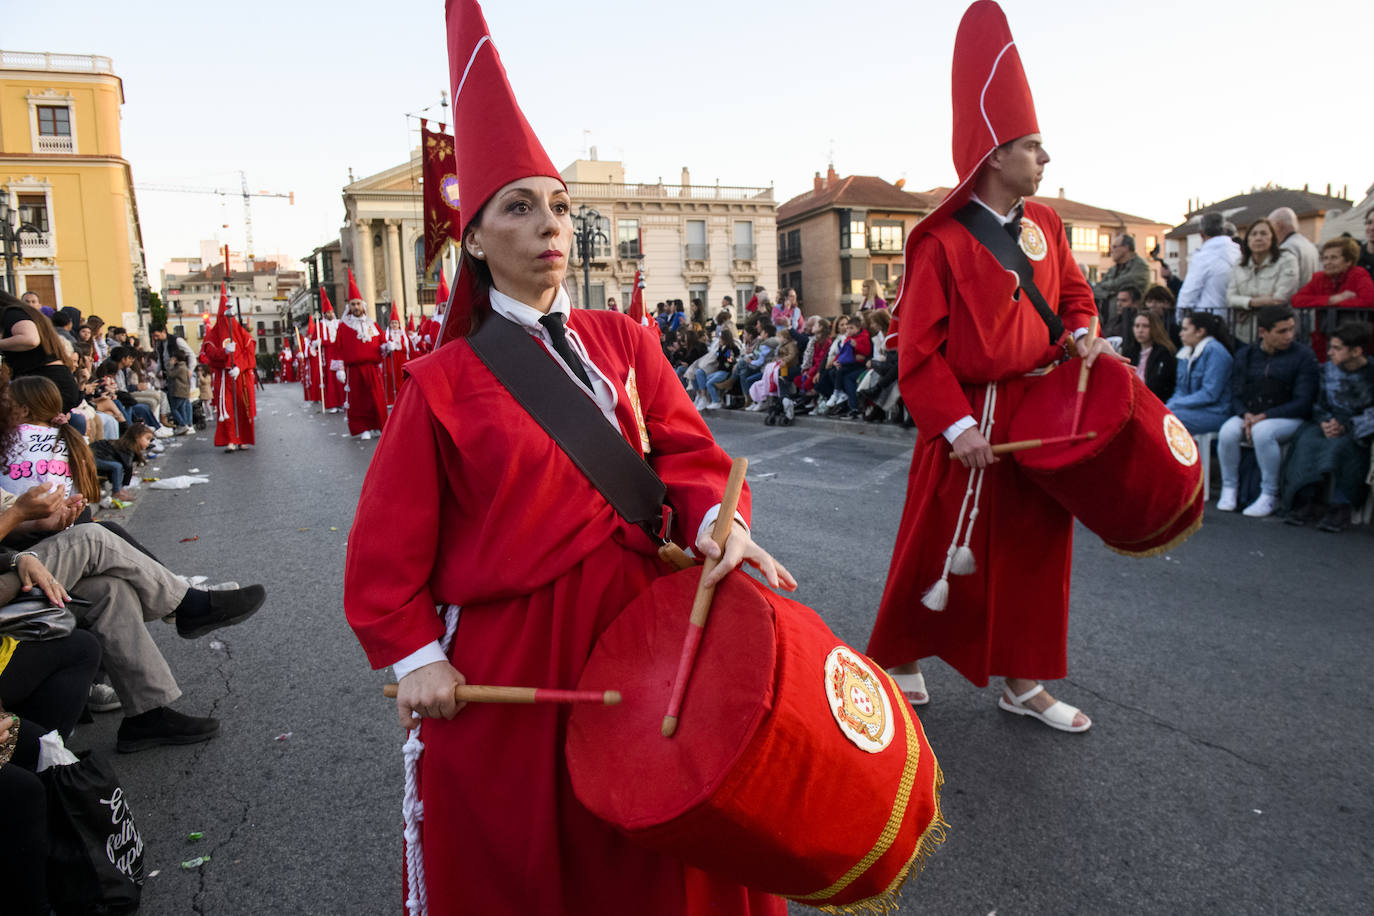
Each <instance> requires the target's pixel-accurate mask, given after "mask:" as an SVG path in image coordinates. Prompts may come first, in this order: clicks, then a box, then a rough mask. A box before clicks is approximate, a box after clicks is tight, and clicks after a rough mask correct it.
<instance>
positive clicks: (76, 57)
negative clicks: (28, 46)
mask: <svg viewBox="0 0 1374 916" xmlns="http://www.w3.org/2000/svg"><path fill="white" fill-rule="evenodd" d="M0 69H4V70H56V71H65V72H70V73H114V64H113V63H112V62H111V61H110V59H109V58H108V57H102V56H100V55H99V54H52V53H49V52H47V51H0Z"/></svg>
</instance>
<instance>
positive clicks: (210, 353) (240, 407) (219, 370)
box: [200, 318, 258, 446]
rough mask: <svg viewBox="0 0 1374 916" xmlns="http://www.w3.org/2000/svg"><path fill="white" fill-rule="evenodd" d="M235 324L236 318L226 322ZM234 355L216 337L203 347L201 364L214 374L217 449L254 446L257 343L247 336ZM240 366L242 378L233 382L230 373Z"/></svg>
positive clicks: (256, 397)
mask: <svg viewBox="0 0 1374 916" xmlns="http://www.w3.org/2000/svg"><path fill="white" fill-rule="evenodd" d="M221 320H222V321H224V320H227V321H232V320H233V319H232V318H227V319H225V318H222V319H221ZM243 338H244V339H243V341H241V342H239V343H238V344H237V345H236V347H235V350H234V352H233V353H229V352H228V351H226V350H225V349H224V347H223V345H222V344H221V343H220V342H219V341H217V340H216V339H214V338H213V337H211V338H207V339H206V340H205V342H204V343H202V344H201V345H200V362H202V363H204V364H205V365H207V366H209V367H210V369H211V370H213V372H212V379H211V385H212V386H213V391H214V396H213V400H212V401H211V404H212V409H213V410H214V412H215V445H217V446H225V445H253V444H254V438H253V420H254V418H256V417H257V415H258V394H257V390H256V385H255V384H254V378H255V375H254V372H255V369H256V366H257V352H258V346H257V343H256V342H255V341H254V340H253V339H252V338H251V337H249V336H248V335H247V334H245V335H243ZM235 366H237V367H238V370H239V377H238V378H230V376H229V370H230V369H232V368H233V367H235Z"/></svg>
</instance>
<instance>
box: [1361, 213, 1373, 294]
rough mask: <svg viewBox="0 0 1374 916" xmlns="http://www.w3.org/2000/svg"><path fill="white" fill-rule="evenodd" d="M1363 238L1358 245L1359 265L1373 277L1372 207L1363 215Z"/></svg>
mask: <svg viewBox="0 0 1374 916" xmlns="http://www.w3.org/2000/svg"><path fill="white" fill-rule="evenodd" d="M1364 238H1365V242H1364V244H1363V245H1361V246H1360V260H1359V266H1360V267H1363V268H1364V269H1365V270H1366V271H1367V272H1368V273H1369V276H1370V277H1371V278H1372V279H1374V207H1371V208H1370V209H1369V210H1368V211H1366V213H1365V215H1364Z"/></svg>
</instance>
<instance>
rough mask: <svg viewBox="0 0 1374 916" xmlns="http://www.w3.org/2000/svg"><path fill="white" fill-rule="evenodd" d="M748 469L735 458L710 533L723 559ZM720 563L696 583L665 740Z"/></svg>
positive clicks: (683, 690)
mask: <svg viewBox="0 0 1374 916" xmlns="http://www.w3.org/2000/svg"><path fill="white" fill-rule="evenodd" d="M748 468H749V459H747V458H736V459H735V460H734V461H733V462H731V464H730V477H729V479H728V480H727V481H726V482H725V498H724V499H722V500H721V502H720V515H717V516H716V526H715V528H714V529H712V531H711V540H713V541H715V542H716V545H717V546H718V547H720V555H721V556H722V557H723V556H725V542H726V541H728V540H729V538H730V529H731V528H733V527H734V522H735V507H736V506H738V505H739V496H740V492H741V491H742V490H743V489H744V472H745V471H746V470H748ZM719 562H720V561H719V560H713V559H711V558H710V557H707V558H706V565H705V566H703V567H702V569H701V579H700V580H698V582H697V594H696V598H695V599H693V601H692V618H691V620H690V621H688V623H687V635H686V637H684V638H683V640H682V658H681V660H680V661H679V662H678V667H677V679H676V680H675V681H674V682H673V694H672V697H671V698H670V699H669V700H668V713H667V715H665V716H664V717H663V737H665V738H671V737H672V736H673V732H675V731H677V720H678V714H679V712H680V711H681V709H682V698H683V696H685V695H686V693H687V681H688V680H690V679H691V677H692V665H693V664H694V663H695V662H696V658H697V648H698V647H699V646H700V645H701V636H702V633H703V632H705V630H706V620H707V618H708V617H710V615H711V599H712V598H714V597H715V594H716V588H715V586H714V585H710V586H708V585H707V584H706V577H707V576H709V575H710V574H711V570H713V569H715V568H716V564H717V563H719Z"/></svg>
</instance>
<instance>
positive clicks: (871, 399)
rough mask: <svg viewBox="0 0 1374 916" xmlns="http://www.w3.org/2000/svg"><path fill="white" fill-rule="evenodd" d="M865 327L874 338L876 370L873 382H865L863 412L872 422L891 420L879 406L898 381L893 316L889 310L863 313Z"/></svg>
mask: <svg viewBox="0 0 1374 916" xmlns="http://www.w3.org/2000/svg"><path fill="white" fill-rule="evenodd" d="M861 314H862V316H863V322H864V327H865V328H866V329H867V330H868V335H869V337H870V338H871V339H872V341H873V358H872V359H870V360H869V361H868V368H869V369H872V370H873V373H874V377H873V380H872V382H865V383H864V384H865V390H864V392H863V396H862V398H861V399H860V405H859V411H860V413H862V414H863V418H864V419H865V420H866V421H868V422H877V421H879V420H884V419H887V411H886V410H885V409H884V408H883V407H881V406H879V405H881V404H883V403H885V402H886V401H887V398H885V395H886V394H887V393H888V390H889V388H891V386H893V385H895V384H896V383H897V351H896V350H895V349H892V350H889V349H888V348H887V338H888V333H887V332H888V329H889V328H891V326H892V315H891V313H890V312H888V311H887V310H886V309H873V310H871V311H868V312H862V313H861Z"/></svg>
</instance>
